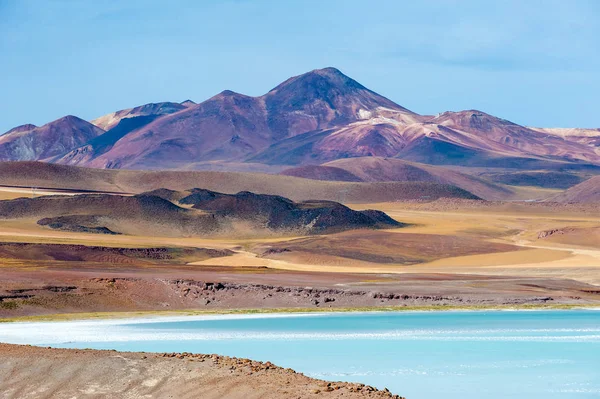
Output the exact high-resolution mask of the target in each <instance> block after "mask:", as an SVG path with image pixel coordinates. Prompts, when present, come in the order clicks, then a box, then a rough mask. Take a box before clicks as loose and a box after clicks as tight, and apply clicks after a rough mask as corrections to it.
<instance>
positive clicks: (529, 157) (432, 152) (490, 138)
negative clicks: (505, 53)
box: [0, 68, 600, 172]
mask: <svg viewBox="0 0 600 399" xmlns="http://www.w3.org/2000/svg"><path fill="white" fill-rule="evenodd" d="M94 123H96V124H98V125H100V126H102V127H105V128H107V129H108V130H110V131H111V132H110V134H108V135H106V136H105V138H104V139H94V137H90V138H89V139H88V140H87V141H85V140H80V139H79V137H78V138H77V139H75V138H73V137H71V136H73V132H71V131H69V130H68V129H65V130H64V131H62V132H61V137H58V136H57V137H56V138H57V140H53V141H48V142H42V143H38V144H36V145H31V144H30V143H28V142H27V140H21V141H17V142H16V144H15V145H13V146H12V147H10V149H9V150H6V149H5V151H4V152H5V154H4V157H3V158H2V159H5V160H11V159H12V160H20V159H46V160H49V161H52V162H58V163H63V164H70V165H81V166H89V167H96V168H111V169H208V170H232V171H271V172H279V171H281V170H283V169H288V168H289V167H292V166H307V165H315V164H323V163H326V162H330V161H334V160H338V159H344V158H356V157H385V158H399V159H403V160H407V161H414V162H419V163H425V164H431V165H456V166H467V167H480V168H504V169H506V168H510V169H515V170H517V171H519V170H520V171H523V170H532V169H536V170H556V171H567V170H587V169H589V170H590V171H591V170H592V169H594V167H595V168H596V169H597V168H600V133H599V132H598V131H597V130H594V129H544V128H528V127H525V126H521V125H518V124H516V123H513V122H510V121H507V120H505V119H501V118H497V117H495V116H492V115H489V114H486V113H484V112H481V111H477V110H466V111H459V112H444V113H442V114H439V115H436V116H424V115H418V114H416V113H414V112H412V111H410V110H408V109H406V108H404V107H402V106H400V105H398V104H396V103H394V102H392V101H390V100H389V99H387V98H385V97H383V96H380V95H378V94H377V93H375V92H373V91H371V90H369V89H367V88H366V87H364V86H362V85H361V84H360V83H358V82H356V81H355V80H353V79H351V78H349V77H348V76H346V75H344V74H343V73H341V72H340V71H339V70H337V69H335V68H324V69H317V70H314V71H311V72H308V73H305V74H302V75H299V76H295V77H292V78H290V79H288V80H286V81H285V82H283V83H281V84H279V85H278V86H277V87H275V88H273V89H272V90H270V91H269V92H268V93H266V94H264V95H262V96H259V97H251V96H246V95H243V94H239V93H235V92H232V91H229V90H226V91H223V92H221V93H219V94H217V95H216V96H213V97H211V98H210V99H208V100H206V101H204V102H201V103H199V104H195V103H193V102H192V101H189V100H188V101H184V102H183V103H157V104H146V105H143V106H140V107H136V108H132V109H127V110H121V111H117V112H114V113H112V114H108V115H105V116H104V117H101V118H98V119H96V120H94ZM42 128H44V127H42ZM42 128H35V127H31V126H22V127H18V128H15V129H13V131H12V132H11V133H10V134H7V135H4V136H0V137H2V138H3V139H4V140H6V139H5V138H4V137H5V136H8V137H20V135H26V134H27V132H29V131H37V129H42ZM61 140H62V141H69V140H70V142H69V145H66V144H65V145H62V146H59V147H60V148H64V149H65V150H64V151H63V152H62V153H59V152H60V151H59V150H58V149H53V150H52V151H47V148H46V147H51V146H53V145H54V144H55V142H56V143H59V142H60V141H61ZM92 140H93V142H92ZM82 141H84V142H82ZM75 143H78V145H75ZM32 147H34V148H35V151H37V152H38V153H44V156H43V157H40V156H38V155H35V156H34V155H29V154H30V153H32V152H33V151H34V150H33V149H32ZM0 154H1V152H0ZM48 154H52V155H48ZM314 171H317V170H314Z"/></svg>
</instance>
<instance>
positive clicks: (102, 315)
mask: <svg viewBox="0 0 600 399" xmlns="http://www.w3.org/2000/svg"><path fill="white" fill-rule="evenodd" d="M552 310H555V311H556V310H600V306H599V305H598V304H522V305H490V306H485V305H482V306H477V305H474V306H452V305H448V306H412V307H407V306H386V307H355V308H274V309H271V308H268V309H215V310H168V311H135V312H129V311H126V312H82V313H57V314H47V315H34V316H17V317H5V318H0V324H2V323H20V322H23V323H27V322H60V321H65V322H69V321H90V320H96V321H101V320H120V319H122V320H128V319H129V320H137V321H142V320H148V322H152V321H156V320H157V319H160V320H165V321H178V320H187V319H188V318H191V317H201V316H207V317H209V318H211V319H212V318H218V317H219V316H234V317H236V318H244V317H252V316H255V317H291V316H302V315H328V314H343V313H386V312H399V313H411V312H492V311H494V312H501V311H504V312H515V311H521V312H523V311H552Z"/></svg>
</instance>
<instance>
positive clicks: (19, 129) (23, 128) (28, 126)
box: [4, 123, 37, 134]
mask: <svg viewBox="0 0 600 399" xmlns="http://www.w3.org/2000/svg"><path fill="white" fill-rule="evenodd" d="M36 127H37V126H36V125H32V124H31V123H27V124H25V125H21V126H17V127H13V128H12V129H10V130H9V131H8V132H6V133H4V134H11V133H21V132H28V131H30V130H33V129H35V128H36Z"/></svg>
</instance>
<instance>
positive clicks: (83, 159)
mask: <svg viewBox="0 0 600 399" xmlns="http://www.w3.org/2000/svg"><path fill="white" fill-rule="evenodd" d="M158 117H159V115H144V116H132V117H129V118H123V119H121V120H120V121H119V123H118V124H117V125H116V126H114V127H113V128H112V129H110V130H109V131H107V132H106V133H104V134H103V135H101V136H98V137H94V138H93V139H91V140H90V141H88V142H87V143H86V144H85V145H83V146H81V147H77V148H75V149H73V150H71V151H69V152H68V153H66V154H64V155H62V156H59V157H56V158H54V159H51V161H52V162H54V163H59V164H68V165H74V166H77V165H85V164H86V163H88V162H89V161H91V160H92V159H94V158H95V157H96V156H98V155H101V154H103V153H104V152H106V151H108V150H110V149H111V148H112V147H113V146H114V145H115V144H116V143H117V141H119V140H120V139H121V138H123V137H125V136H126V135H127V134H129V133H131V132H133V131H135V130H137V129H140V128H142V127H144V126H146V125H147V124H149V123H150V122H152V121H154V120H155V119H156V118H158Z"/></svg>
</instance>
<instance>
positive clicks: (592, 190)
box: [548, 176, 600, 204]
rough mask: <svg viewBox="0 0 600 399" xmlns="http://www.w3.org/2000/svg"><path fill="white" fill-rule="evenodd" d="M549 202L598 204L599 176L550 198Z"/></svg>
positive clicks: (599, 200) (599, 202)
mask: <svg viewBox="0 0 600 399" xmlns="http://www.w3.org/2000/svg"><path fill="white" fill-rule="evenodd" d="M548 201H551V202H563V203H573V202H591V203H598V204H600V176H595V177H592V178H591V179H588V180H586V181H584V182H583V183H579V184H578V185H576V186H573V187H571V188H569V189H568V190H566V191H564V192H562V193H560V194H558V195H556V196H554V197H552V198H550V199H549V200H548Z"/></svg>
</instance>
